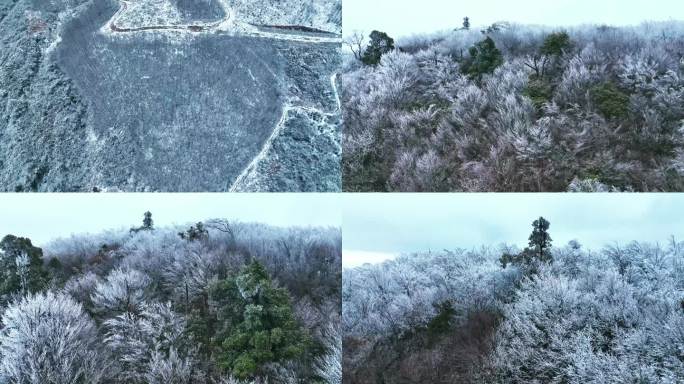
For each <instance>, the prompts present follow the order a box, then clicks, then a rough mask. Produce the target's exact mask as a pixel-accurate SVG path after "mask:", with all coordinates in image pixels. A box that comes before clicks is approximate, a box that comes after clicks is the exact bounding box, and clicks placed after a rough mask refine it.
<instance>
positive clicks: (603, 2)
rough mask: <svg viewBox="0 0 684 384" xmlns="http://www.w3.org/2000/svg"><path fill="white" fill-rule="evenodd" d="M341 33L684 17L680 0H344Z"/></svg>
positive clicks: (410, 32)
mask: <svg viewBox="0 0 684 384" xmlns="http://www.w3.org/2000/svg"><path fill="white" fill-rule="evenodd" d="M342 9H343V11H342V14H343V23H344V32H345V34H349V33H351V32H352V31H355V30H359V31H364V32H366V33H367V34H368V33H370V32H371V31H372V30H374V29H377V30H381V31H384V32H387V33H389V34H390V35H391V36H395V37H402V36H407V35H413V34H420V33H430V32H437V31H440V30H449V29H454V28H455V27H460V26H461V24H462V21H463V18H464V17H465V16H468V17H470V19H471V23H472V25H473V27H474V28H476V27H478V26H483V25H491V24H492V23H494V22H497V21H510V22H515V23H521V24H539V25H551V26H572V25H579V24H609V25H616V26H617V25H633V24H640V23H642V22H643V21H664V20H672V19H674V18H676V19H680V20H681V19H682V18H684V16H683V15H684V1H682V0H515V1H512V0H420V1H418V0H370V1H369V0H344V1H343V8H342Z"/></svg>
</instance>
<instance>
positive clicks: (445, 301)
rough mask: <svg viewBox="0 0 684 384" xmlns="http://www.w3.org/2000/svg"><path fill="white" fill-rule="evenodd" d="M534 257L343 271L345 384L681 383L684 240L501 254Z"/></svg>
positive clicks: (467, 257)
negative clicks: (416, 383)
mask: <svg viewBox="0 0 684 384" xmlns="http://www.w3.org/2000/svg"><path fill="white" fill-rule="evenodd" d="M535 252H538V253H537V255H541V253H539V248H534V247H532V248H528V249H527V250H526V251H523V252H520V250H518V249H516V248H515V247H510V246H501V247H485V248H482V249H476V250H471V251H466V250H454V251H447V250H445V251H442V252H428V253H417V254H411V255H404V256H401V257H399V258H397V259H396V260H393V261H388V262H385V263H382V264H366V265H364V266H361V267H358V268H353V269H345V270H344V271H343V291H342V295H343V317H342V324H343V333H344V348H345V355H344V370H345V381H346V380H347V379H348V380H349V382H350V383H354V384H359V383H380V382H392V383H414V382H431V383H484V382H486V383H493V384H498V383H502V384H503V383H578V384H579V383H597V384H598V383H615V384H618V383H680V382H682V381H683V380H684V350H683V349H682V346H683V345H684V243H683V242H678V241H675V240H674V239H673V240H672V241H671V242H670V243H669V244H667V245H665V246H662V245H658V244H648V243H637V242H634V243H630V244H625V245H611V246H607V247H605V248H603V249H600V250H590V249H585V248H584V247H582V246H581V245H580V243H579V242H577V241H573V242H571V243H570V244H568V245H565V246H559V247H554V248H551V250H550V252H549V253H548V255H549V257H544V258H542V257H537V258H535V257H531V258H527V259H525V258H524V257H513V258H514V259H515V260H516V261H515V262H513V263H510V262H507V263H504V260H508V257H502V256H504V255H509V256H510V255H533V254H534V253H535ZM504 264H506V266H505V267H504ZM530 266H533V268H530Z"/></svg>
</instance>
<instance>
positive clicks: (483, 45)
mask: <svg viewBox="0 0 684 384" xmlns="http://www.w3.org/2000/svg"><path fill="white" fill-rule="evenodd" d="M469 53H470V57H468V58H466V59H465V60H464V61H463V62H462V63H461V72H462V73H464V74H466V75H468V76H470V78H472V79H476V80H478V81H479V80H481V79H482V75H484V74H486V73H492V72H494V70H495V69H496V68H498V67H499V66H501V65H502V64H503V62H504V61H503V55H502V54H501V51H500V50H499V49H498V48H497V47H496V44H495V43H494V40H492V38H491V37H489V36H487V38H486V39H484V40H482V41H480V42H479V43H477V44H475V45H474V46H472V47H470V50H469Z"/></svg>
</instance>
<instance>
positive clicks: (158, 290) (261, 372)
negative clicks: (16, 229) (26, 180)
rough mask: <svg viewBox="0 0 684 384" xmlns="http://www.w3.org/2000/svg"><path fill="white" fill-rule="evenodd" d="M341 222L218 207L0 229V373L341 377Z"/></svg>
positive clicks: (227, 381) (118, 379) (34, 379)
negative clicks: (53, 234)
mask: <svg viewBox="0 0 684 384" xmlns="http://www.w3.org/2000/svg"><path fill="white" fill-rule="evenodd" d="M340 265H341V233H340V231H339V229H337V228H278V227H269V226H266V225H260V224H247V223H239V222H231V221H227V220H210V221H206V222H204V223H202V222H200V223H197V224H195V225H192V226H188V227H178V228H156V227H155V226H154V223H153V221H152V216H151V214H149V213H148V214H146V215H145V220H144V222H143V225H142V226H139V227H137V226H136V227H134V228H131V229H130V230H119V231H109V232H105V233H100V234H89V235H79V236H72V237H70V238H66V239H59V240H55V241H53V242H51V243H50V244H48V245H46V246H45V247H44V248H43V249H41V248H38V247H36V246H34V245H33V244H32V243H31V241H30V240H29V239H27V238H22V237H18V236H13V235H8V236H6V237H4V238H3V239H2V241H1V242H0V314H1V316H0V318H1V319H2V320H1V322H0V382H3V383H5V382H7V383H27V384H28V383H30V384H44V383H60V384H61V383H88V384H96V383H134V384H135V383H140V384H143V383H144V384H155V383H159V384H162V383H164V384H186V383H187V384H189V383H195V384H196V383H208V384H211V383H220V384H239V383H266V382H268V383H288V384H290V383H337V384H339V383H341V365H340V364H341V338H340V336H339V332H338V330H339V323H340V310H339V308H340V305H341V303H340V277H341V270H340V268H341V267H340Z"/></svg>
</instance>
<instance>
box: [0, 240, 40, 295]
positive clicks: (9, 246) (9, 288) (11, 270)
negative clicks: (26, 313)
mask: <svg viewBox="0 0 684 384" xmlns="http://www.w3.org/2000/svg"><path fill="white" fill-rule="evenodd" d="M17 258H20V259H19V260H18V259H17ZM21 258H24V260H25V263H22V259H21ZM47 282H48V273H47V270H46V269H45V266H44V265H43V250H42V249H40V248H38V247H34V246H33V244H31V240H30V239H27V238H24V237H16V236H14V235H7V236H5V237H4V238H3V239H2V241H0V306H4V305H5V304H6V303H7V300H9V298H10V296H11V295H13V294H16V293H21V292H22V291H25V292H24V293H36V292H39V291H40V290H42V289H43V288H45V285H46V284H47Z"/></svg>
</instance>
